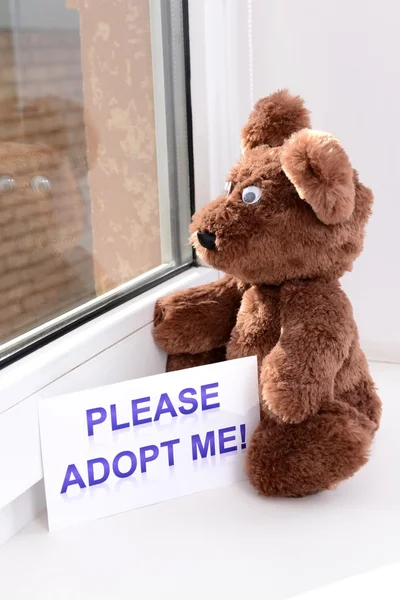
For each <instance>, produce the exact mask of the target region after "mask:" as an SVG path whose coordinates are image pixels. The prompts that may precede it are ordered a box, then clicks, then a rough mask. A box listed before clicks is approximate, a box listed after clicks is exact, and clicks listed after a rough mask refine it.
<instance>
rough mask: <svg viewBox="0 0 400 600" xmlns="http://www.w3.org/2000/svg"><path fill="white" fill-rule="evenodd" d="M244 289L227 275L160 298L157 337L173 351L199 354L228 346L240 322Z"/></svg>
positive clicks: (162, 345)
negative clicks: (237, 321)
mask: <svg viewBox="0 0 400 600" xmlns="http://www.w3.org/2000/svg"><path fill="white" fill-rule="evenodd" d="M242 294H243V290H242V289H241V283H240V282H239V281H238V280H236V279H235V278H233V277H230V276H225V277H223V278H221V279H219V280H218V281H215V282H213V283H208V284H205V285H202V286H198V287H195V288H191V289H188V290H185V291H183V292H176V293H175V294H172V295H171V296H167V297H165V298H161V299H160V300H158V301H157V303H156V306H155V310H154V329H153V337H154V340H155V342H156V343H157V345H158V346H159V347H160V348H162V349H163V350H165V351H166V352H168V353H169V354H181V353H189V354H198V353H202V352H208V351H210V350H213V349H215V348H220V347H221V346H224V345H225V344H226V343H227V342H228V340H229V337H230V334H231V331H232V329H233V327H234V325H235V322H236V314H237V311H238V309H239V306H240V302H241V299H242Z"/></svg>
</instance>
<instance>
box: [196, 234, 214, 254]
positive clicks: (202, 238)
mask: <svg viewBox="0 0 400 600" xmlns="http://www.w3.org/2000/svg"><path fill="white" fill-rule="evenodd" d="M197 239H198V240H199V243H200V245H201V246H203V248H207V250H214V249H215V246H216V244H215V239H216V236H215V233H211V232H210V231H201V230H200V229H199V231H198V232H197Z"/></svg>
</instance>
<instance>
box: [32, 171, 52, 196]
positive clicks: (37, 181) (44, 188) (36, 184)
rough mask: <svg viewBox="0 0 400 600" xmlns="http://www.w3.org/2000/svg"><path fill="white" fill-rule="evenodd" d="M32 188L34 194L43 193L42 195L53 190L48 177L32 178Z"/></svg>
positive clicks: (38, 176)
mask: <svg viewBox="0 0 400 600" xmlns="http://www.w3.org/2000/svg"><path fill="white" fill-rule="evenodd" d="M31 187H32V189H33V191H34V192H41V193H42V194H48V193H49V192H50V190H51V183H50V181H49V180H48V179H47V177H43V176H42V175H36V176H35V177H32V181H31Z"/></svg>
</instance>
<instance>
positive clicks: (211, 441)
mask: <svg viewBox="0 0 400 600" xmlns="http://www.w3.org/2000/svg"><path fill="white" fill-rule="evenodd" d="M209 450H210V455H211V456H214V454H215V434H214V432H213V431H207V433H206V439H205V442H204V444H203V443H202V441H201V439H200V436H199V435H198V434H196V435H192V458H193V460H197V451H199V453H200V456H201V458H205V457H206V456H207V455H208V451H209Z"/></svg>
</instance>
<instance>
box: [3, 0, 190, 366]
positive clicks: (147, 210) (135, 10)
mask: <svg viewBox="0 0 400 600" xmlns="http://www.w3.org/2000/svg"><path fill="white" fill-rule="evenodd" d="M183 40H184V37H183V17H182V5H181V2H180V1H176V0H172V1H166V0H4V1H3V2H2V3H1V4H0V358H4V357H9V355H10V353H11V354H12V353H14V352H16V351H17V350H19V349H20V348H22V347H24V346H26V345H27V344H30V343H32V342H33V341H34V340H37V339H39V338H42V337H44V336H46V335H48V334H49V332H53V331H54V330H56V329H58V328H61V327H63V326H64V325H65V324H66V323H68V322H71V321H75V320H79V318H80V317H81V316H82V315H84V314H87V313H88V312H93V311H95V310H96V309H97V308H98V307H99V306H101V305H102V304H106V303H108V302H111V301H113V300H115V299H116V298H118V297H120V298H122V297H125V295H126V294H129V293H132V290H136V291H137V290H140V289H141V287H142V286H143V285H144V284H147V283H148V282H149V281H154V280H157V279H158V278H159V277H160V276H165V274H166V273H170V272H173V270H174V269H176V268H178V267H180V266H181V265H184V264H188V263H190V262H191V257H192V254H191V250H190V247H189V245H188V243H187V233H186V232H187V226H188V222H189V219H190V194H189V176H188V147H187V138H186V130H187V127H186V104H185V103H186V100H185V63H184V60H185V59H184V48H183Z"/></svg>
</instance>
